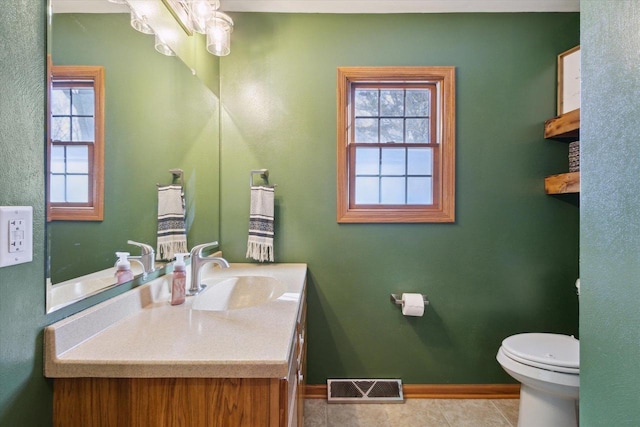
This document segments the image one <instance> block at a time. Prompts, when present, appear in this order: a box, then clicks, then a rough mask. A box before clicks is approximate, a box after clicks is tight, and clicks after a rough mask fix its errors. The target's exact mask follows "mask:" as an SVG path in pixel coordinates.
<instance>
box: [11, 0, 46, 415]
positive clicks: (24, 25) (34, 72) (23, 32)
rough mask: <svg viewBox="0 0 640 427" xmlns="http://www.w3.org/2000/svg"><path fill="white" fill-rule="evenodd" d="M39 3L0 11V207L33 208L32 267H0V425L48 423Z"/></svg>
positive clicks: (41, 21) (42, 8)
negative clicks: (44, 366)
mask: <svg viewBox="0 0 640 427" xmlns="http://www.w3.org/2000/svg"><path fill="white" fill-rule="evenodd" d="M45 23H46V15H45V2H44V1H20V2H14V3H12V5H11V7H10V8H8V9H6V10H4V11H3V12H2V13H0V40H2V49H0V93H2V95H0V205H3V206H5V205H9V206H16V205H27V206H33V261H32V262H30V263H26V264H19V265H15V266H11V267H4V268H0V293H1V296H0V425H2V426H7V427H9V426H11V427H12V426H46V425H50V423H51V407H52V401H51V390H50V388H49V386H48V384H47V382H46V380H45V379H44V377H43V376H42V328H43V327H44V325H45V316H44V254H45V250H44V223H45V220H44V203H43V200H44V168H43V165H44V123H45V104H44V94H45V77H44V76H45V54H46V36H45Z"/></svg>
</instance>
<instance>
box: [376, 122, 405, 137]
mask: <svg viewBox="0 0 640 427" xmlns="http://www.w3.org/2000/svg"><path fill="white" fill-rule="evenodd" d="M403 122H404V120H403V119H380V142H404V135H403Z"/></svg>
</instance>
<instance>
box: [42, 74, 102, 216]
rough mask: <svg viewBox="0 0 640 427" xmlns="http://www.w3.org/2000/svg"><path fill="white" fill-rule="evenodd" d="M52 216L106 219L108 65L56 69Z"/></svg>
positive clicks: (51, 145)
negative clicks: (104, 212)
mask: <svg viewBox="0 0 640 427" xmlns="http://www.w3.org/2000/svg"><path fill="white" fill-rule="evenodd" d="M50 79H51V81H50V96H49V135H48V140H49V144H48V145H49V146H48V162H47V163H48V164H47V166H48V171H49V174H48V179H49V186H48V190H49V191H48V212H49V220H74V221H82V220H86V221H95V220H98V221H99V220H102V212H103V200H104V199H103V175H104V173H103V169H104V164H103V163H104V160H103V158H104V108H103V106H104V99H103V94H104V69H103V67H90V66H65V67H56V66H52V67H51V75H50Z"/></svg>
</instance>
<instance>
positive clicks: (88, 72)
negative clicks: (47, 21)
mask: <svg viewBox="0 0 640 427" xmlns="http://www.w3.org/2000/svg"><path fill="white" fill-rule="evenodd" d="M48 62H49V63H48V67H49V70H50V71H49V73H47V87H48V95H49V99H51V89H52V87H53V81H54V80H56V79H59V80H63V79H68V80H71V81H73V80H84V81H91V82H93V89H94V96H95V112H94V113H95V140H94V142H93V144H90V145H88V148H89V202H88V203H52V202H50V200H49V180H50V179H51V146H52V144H53V143H52V141H51V107H50V102H47V186H46V187H47V189H46V191H47V220H48V221H102V220H103V219H104V102H105V101H104V100H105V97H104V67H101V66H84V65H82V66H80V65H69V66H67V65H58V66H56V65H51V62H50V61H48Z"/></svg>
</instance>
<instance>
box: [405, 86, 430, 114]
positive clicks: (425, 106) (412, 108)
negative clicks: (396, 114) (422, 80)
mask: <svg viewBox="0 0 640 427" xmlns="http://www.w3.org/2000/svg"><path fill="white" fill-rule="evenodd" d="M430 96H431V92H430V91H428V90H425V89H414V90H407V113H406V115H407V116H414V117H415V116H423V117H424V116H429V98H430Z"/></svg>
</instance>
